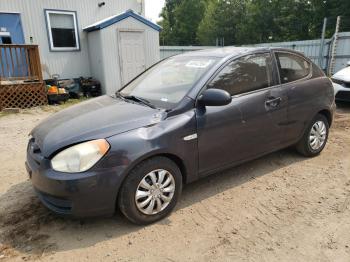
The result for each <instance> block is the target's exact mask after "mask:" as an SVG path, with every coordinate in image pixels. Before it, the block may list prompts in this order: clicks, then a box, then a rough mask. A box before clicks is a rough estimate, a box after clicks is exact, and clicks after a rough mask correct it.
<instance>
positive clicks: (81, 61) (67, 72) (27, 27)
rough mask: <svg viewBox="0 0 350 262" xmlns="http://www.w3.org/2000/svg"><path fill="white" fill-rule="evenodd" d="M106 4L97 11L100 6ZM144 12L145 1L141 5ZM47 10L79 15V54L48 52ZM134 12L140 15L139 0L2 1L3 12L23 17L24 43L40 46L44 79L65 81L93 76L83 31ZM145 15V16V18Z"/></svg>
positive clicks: (0, 10)
mask: <svg viewBox="0 0 350 262" xmlns="http://www.w3.org/2000/svg"><path fill="white" fill-rule="evenodd" d="M102 1H103V2H105V3H106V4H105V5H104V6H102V7H98V3H99V2H102ZM142 4H143V8H142V11H143V12H144V10H145V8H144V0H143V1H142ZM44 9H60V10H68V11H76V12H77V20H78V30H79V37H80V48H81V49H80V51H71V52H51V51H50V50H49V43H48V36H47V29H46V22H45V15H44ZM127 9H132V10H134V11H135V12H140V11H141V4H140V3H138V1H137V0H1V1H0V12H18V13H20V14H21V20H22V26H23V31H24V37H25V43H26V44H30V43H31V42H30V37H32V39H33V44H38V45H39V49H40V58H41V63H42V67H43V75H44V78H49V77H50V75H52V74H60V76H61V77H62V78H72V77H79V76H90V75H91V71H90V66H89V54H88V42H87V34H86V33H85V32H83V31H82V28H83V27H85V26H88V25H90V24H92V23H94V22H96V21H99V20H102V19H104V18H106V17H109V16H112V15H116V14H118V13H121V12H124V11H126V10H127ZM142 15H144V13H143V14H142Z"/></svg>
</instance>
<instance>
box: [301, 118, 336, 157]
mask: <svg viewBox="0 0 350 262" xmlns="http://www.w3.org/2000/svg"><path fill="white" fill-rule="evenodd" d="M328 132H329V123H328V120H327V118H326V117H325V116H324V115H321V114H318V115H316V117H315V118H314V119H313V120H312V122H311V123H310V125H309V127H308V128H307V130H306V131H305V133H304V135H303V137H302V138H301V140H300V141H299V142H298V144H297V145H296V148H297V150H298V152H299V153H301V154H302V155H304V156H307V157H313V156H316V155H318V154H319V153H321V151H322V150H323V149H324V147H325V146H326V143H327V139H328Z"/></svg>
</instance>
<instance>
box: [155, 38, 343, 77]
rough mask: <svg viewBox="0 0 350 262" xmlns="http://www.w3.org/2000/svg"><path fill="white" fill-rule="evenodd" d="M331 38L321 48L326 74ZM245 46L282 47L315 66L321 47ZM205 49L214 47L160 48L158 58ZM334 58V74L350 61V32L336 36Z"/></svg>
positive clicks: (317, 42) (294, 44)
mask: <svg viewBox="0 0 350 262" xmlns="http://www.w3.org/2000/svg"><path fill="white" fill-rule="evenodd" d="M333 43H334V42H333V38H330V39H325V41H324V47H323V57H322V59H321V60H322V65H320V66H321V68H322V69H323V70H325V71H326V72H327V70H328V67H329V62H330V52H331V49H332V44H333ZM247 46H256V47H257V46H261V47H283V48H289V49H294V50H297V51H300V52H302V53H304V54H305V55H306V56H308V57H309V58H310V59H311V60H313V61H314V62H315V63H316V64H318V62H319V53H320V47H321V39H316V40H305V41H294V42H277V43H262V44H256V45H247ZM207 48H215V46H161V47H160V58H161V59H164V58H166V57H169V56H173V55H177V54H182V53H185V52H189V51H196V50H201V49H207ZM334 58H335V67H334V72H337V71H338V70H340V69H342V68H344V67H345V66H346V64H347V62H348V61H350V32H341V33H339V34H338V41H337V48H336V54H335V56H334Z"/></svg>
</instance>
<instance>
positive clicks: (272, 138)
mask: <svg viewBox="0 0 350 262" xmlns="http://www.w3.org/2000/svg"><path fill="white" fill-rule="evenodd" d="M272 61H273V60H272V56H271V54H270V53H269V52H266V53H259V54H252V55H246V56H243V57H240V58H238V59H235V60H233V61H230V62H228V63H227V64H226V65H225V66H224V67H223V68H222V69H221V70H220V72H219V73H217V74H216V75H215V76H214V77H213V78H212V79H211V80H210V81H209V83H208V85H207V86H206V88H219V89H223V90H225V91H227V92H229V93H230V94H231V95H232V101H231V103H230V104H228V105H225V106H217V107H216V106H207V107H200V106H198V107H197V109H196V118H197V135H198V150H199V153H198V159H199V175H206V174H207V173H210V172H211V171H214V170H218V169H221V168H225V167H228V166H230V165H234V164H237V163H239V162H243V161H245V160H248V159H251V158H255V157H257V156H259V155H262V154H264V153H267V152H270V151H273V150H275V149H278V148H279V146H280V143H281V140H282V139H283V135H284V133H283V132H284V125H283V124H282V123H283V121H285V120H286V116H287V100H286V96H285V95H284V93H283V92H282V91H281V89H280V86H279V85H276V84H277V83H276V82H275V80H274V78H273V73H272V70H273V62H272ZM206 88H205V89H206Z"/></svg>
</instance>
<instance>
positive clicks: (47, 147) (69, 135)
mask: <svg viewBox="0 0 350 262" xmlns="http://www.w3.org/2000/svg"><path fill="white" fill-rule="evenodd" d="M164 114H165V113H164V112H163V111H160V110H158V109H152V108H150V107H146V106H143V105H140V104H136V103H132V102H129V101H128V102H126V101H124V100H121V99H118V98H115V97H111V96H101V97H98V98H94V99H91V100H89V101H85V102H82V103H80V104H78V105H75V106H71V107H69V108H67V109H65V110H62V111H60V112H58V113H56V114H54V115H52V116H50V117H48V118H46V119H45V120H44V121H43V122H41V123H40V124H39V125H38V126H36V127H35V128H34V129H33V130H32V132H31V133H30V135H31V136H32V137H33V138H34V139H35V143H36V144H37V145H38V146H39V148H40V150H41V153H42V155H43V156H44V157H50V156H51V155H52V154H53V153H54V152H56V151H57V150H59V149H61V148H64V147H67V146H69V145H72V144H76V143H79V142H83V141H87V140H92V139H99V138H106V137H110V136H113V135H116V134H120V133H123V132H126V131H129V130H132V129H135V128H139V127H144V126H147V125H152V124H155V123H157V122H159V121H160V120H161V119H162V117H163V116H164Z"/></svg>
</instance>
